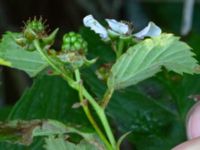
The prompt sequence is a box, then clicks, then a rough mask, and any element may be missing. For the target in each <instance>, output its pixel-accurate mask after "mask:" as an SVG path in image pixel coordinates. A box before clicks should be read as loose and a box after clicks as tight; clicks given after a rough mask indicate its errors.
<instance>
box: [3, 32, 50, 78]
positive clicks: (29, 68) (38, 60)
mask: <svg viewBox="0 0 200 150" xmlns="http://www.w3.org/2000/svg"><path fill="white" fill-rule="evenodd" d="M18 36H19V34H18V33H12V32H7V33H6V34H4V35H3V38H2V39H1V42H0V65H4V66H8V67H12V68H16V69H20V70H23V71H25V72H26V73H28V74H29V75H30V76H31V77H33V76H35V75H37V74H38V73H39V72H40V71H42V70H43V69H44V68H46V67H47V66H48V64H47V62H46V61H45V60H44V59H43V58H42V57H41V56H40V54H39V53H38V52H37V51H33V52H30V51H27V50H25V49H23V48H22V47H20V46H19V45H17V43H16V42H15V39H16V38H17V37H18Z"/></svg>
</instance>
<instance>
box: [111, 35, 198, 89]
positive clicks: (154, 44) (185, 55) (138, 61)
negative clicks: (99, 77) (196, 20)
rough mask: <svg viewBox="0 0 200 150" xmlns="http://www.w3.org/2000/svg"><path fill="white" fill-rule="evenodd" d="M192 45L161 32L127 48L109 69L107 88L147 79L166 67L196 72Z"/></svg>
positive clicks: (172, 69) (132, 83) (119, 86)
mask: <svg viewBox="0 0 200 150" xmlns="http://www.w3.org/2000/svg"><path fill="white" fill-rule="evenodd" d="M190 50H191V48H190V47H189V46H188V45H187V44H186V43H184V42H181V41H179V38H178V37H175V36H173V35H172V34H161V35H160V36H158V37H154V38H151V39H146V40H144V41H142V42H140V43H139V44H137V45H135V46H133V47H130V48H129V49H128V50H127V52H126V53H125V54H123V55H122V56H121V57H120V58H119V59H118V60H117V62H116V63H115V64H114V65H113V67H112V69H111V76H110V77H109V79H108V87H110V88H114V89H121V88H125V87H128V86H131V85H134V84H137V83H138V82H140V81H143V80H144V79H147V78H149V77H151V76H153V75H155V74H156V73H157V72H159V71H160V70H161V67H162V66H164V67H166V68H167V69H168V70H169V71H174V72H176V73H179V74H183V73H189V74H193V73H195V72H197V71H196V70H195V69H197V66H198V64H197V61H196V60H195V59H194V58H193V56H194V53H192V52H191V51H190Z"/></svg>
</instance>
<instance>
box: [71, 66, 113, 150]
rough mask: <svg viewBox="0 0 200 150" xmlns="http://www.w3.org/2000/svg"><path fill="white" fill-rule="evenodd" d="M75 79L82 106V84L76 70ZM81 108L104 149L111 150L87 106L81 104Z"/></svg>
mask: <svg viewBox="0 0 200 150" xmlns="http://www.w3.org/2000/svg"><path fill="white" fill-rule="evenodd" d="M75 77H76V81H77V82H78V83H79V98H80V102H81V103H82V104H83V102H84V98H83V94H82V83H81V77H80V72H79V70H78V69H76V70H75ZM82 107H83V110H84V112H85V114H86V116H87V118H88V120H89V121H90V123H91V124H92V126H93V127H94V129H95V130H96V132H97V134H98V135H99V137H100V138H101V140H102V141H103V142H104V143H105V145H106V147H107V148H108V149H109V150H112V147H111V145H110V143H109V142H108V141H107V139H106V137H105V136H104V134H103V133H102V131H101V130H100V128H99V126H98V125H97V123H96V122H95V120H94V118H93V117H92V114H91V112H90V110H89V108H88V105H84V104H83V105H82Z"/></svg>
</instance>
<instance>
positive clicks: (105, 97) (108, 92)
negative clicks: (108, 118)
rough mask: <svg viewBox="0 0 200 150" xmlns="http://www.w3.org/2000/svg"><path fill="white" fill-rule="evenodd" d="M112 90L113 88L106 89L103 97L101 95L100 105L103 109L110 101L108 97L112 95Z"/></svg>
mask: <svg viewBox="0 0 200 150" xmlns="http://www.w3.org/2000/svg"><path fill="white" fill-rule="evenodd" d="M113 92H114V89H109V88H108V89H107V90H106V92H105V94H104V97H103V100H102V104H101V107H102V108H103V109H105V108H106V107H107V105H108V103H109V101H110V98H111V97H112V95H113Z"/></svg>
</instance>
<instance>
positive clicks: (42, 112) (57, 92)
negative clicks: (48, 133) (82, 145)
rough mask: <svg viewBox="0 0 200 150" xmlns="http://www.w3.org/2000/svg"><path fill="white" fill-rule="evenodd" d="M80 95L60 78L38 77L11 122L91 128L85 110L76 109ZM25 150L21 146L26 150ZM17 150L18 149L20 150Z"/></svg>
mask: <svg viewBox="0 0 200 150" xmlns="http://www.w3.org/2000/svg"><path fill="white" fill-rule="evenodd" d="M78 101H79V100H78V96H77V92H76V91H74V90H72V89H71V88H70V87H69V86H68V85H67V83H66V82H65V81H64V80H62V79H61V78H59V77H53V76H43V77H40V78H38V79H37V80H36V81H35V82H34V84H33V85H32V88H30V89H28V90H27V91H26V92H25V94H24V95H23V96H22V98H21V99H20V100H19V101H18V102H17V104H16V105H15V107H14V108H13V110H12V112H11V113H10V115H9V120H16V119H20V120H31V119H55V120H59V121H61V122H65V123H70V124H72V125H74V126H76V125H77V124H78V126H79V127H81V128H82V127H83V128H84V127H90V125H89V123H88V121H87V119H86V117H85V115H84V113H83V111H82V108H78V109H72V105H73V104H74V103H76V102H78ZM41 144H42V142H41V141H40V142H39V143H38V142H37V143H34V144H33V145H32V146H31V148H30V149H33V150H34V149H41ZM38 146H40V147H38ZM0 147H5V148H4V149H5V150H7V149H15V147H16V146H15V145H11V144H4V143H2V144H1V145H0ZM24 148H25V147H21V146H20V147H19V149H20V150H21V149H24ZM16 150H17V149H16Z"/></svg>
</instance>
